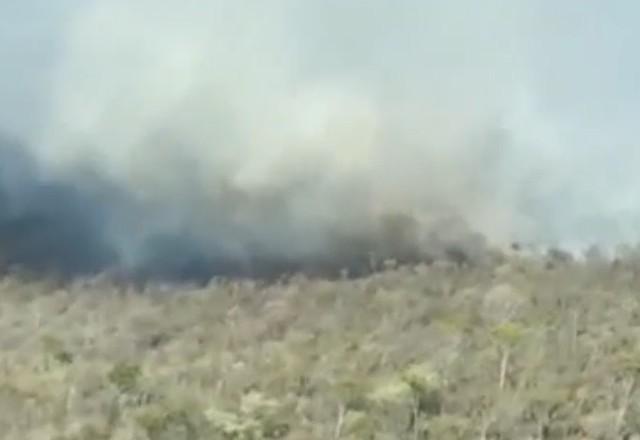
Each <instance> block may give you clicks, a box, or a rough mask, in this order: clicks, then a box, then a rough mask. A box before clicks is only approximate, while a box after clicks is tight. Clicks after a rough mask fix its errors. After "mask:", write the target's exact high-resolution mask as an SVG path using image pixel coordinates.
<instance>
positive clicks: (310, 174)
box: [0, 0, 640, 277]
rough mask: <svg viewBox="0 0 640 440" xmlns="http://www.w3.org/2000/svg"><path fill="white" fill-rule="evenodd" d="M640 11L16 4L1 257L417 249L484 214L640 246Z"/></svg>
mask: <svg viewBox="0 0 640 440" xmlns="http://www.w3.org/2000/svg"><path fill="white" fill-rule="evenodd" d="M638 13H640V6H637V5H636V4H635V3H633V2H625V1H620V2H613V3H607V4H604V3H596V2H591V1H587V2H578V1H567V2H562V3H557V2H551V1H533V0H532V1H521V2H509V1H506V0H490V1H487V2H482V3H474V2H464V1H459V2H444V1H410V0H402V1H397V0H396V1H391V0H369V1H367V2H364V1H352V2H344V1H337V0H323V1H308V2H299V1H294V0H278V1H273V2H264V1H258V0H249V1H245V2H232V1H212V2H195V1H177V0H166V1H163V2H152V1H150V0H138V1H136V2H129V1H124V0H108V1H107V0H88V1H83V2H80V1H72V0H65V1H59V2H55V4H54V3H52V2H49V3H45V2H38V1H36V0H30V1H24V2H22V3H20V5H17V3H16V5H9V4H8V3H7V5H4V6H0V14H1V15H0V16H1V17H3V20H5V21H6V23H5V26H3V27H2V31H0V56H1V57H2V58H3V61H2V63H3V66H7V68H6V69H3V70H2V71H0V93H2V95H3V96H4V97H5V99H3V100H2V102H0V128H1V129H2V130H4V132H5V133H7V135H6V136H5V138H6V139H7V140H5V141H0V144H1V145H0V159H1V160H2V164H0V211H1V212H0V249H1V250H0V255H1V254H4V255H5V258H6V259H8V260H10V261H11V262H14V263H19V264H24V265H27V266H32V267H35V268H40V267H47V266H54V267H57V268H58V269H60V270H63V271H65V272H69V273H73V272H78V273H83V272H88V271H89V272H90V271H98V270H101V269H104V268H107V267H109V266H111V265H119V266H123V267H127V268H129V269H132V270H140V271H143V272H145V273H148V274H151V275H159V276H177V277H192V276H196V277H197V276H202V275H203V274H208V273H238V274H255V273H260V272H265V273H271V272H278V271H280V270H285V269H287V270H288V269H291V268H304V266H305V265H311V266H313V267H316V268H318V267H326V266H327V265H329V266H336V267H337V266H340V265H342V264H343V263H344V264H346V263H347V262H349V261H352V260H353V258H354V256H356V255H358V256H361V255H364V254H366V253H367V252H368V251H371V250H372V249H374V250H376V251H380V253H382V254H385V253H387V254H390V255H394V256H398V255H399V256H403V255H404V256H407V257H409V256H415V255H416V254H418V253H420V252H422V251H423V248H424V247H429V246H431V247H434V246H435V244H434V243H436V242H438V241H442V240H445V239H446V237H449V236H451V235H456V234H458V235H459V236H461V237H463V239H464V240H465V241H466V242H471V243H474V246H476V245H477V246H480V244H479V243H481V242H482V239H481V238H480V237H479V236H478V235H477V234H475V233H476V232H477V233H478V234H481V235H482V236H484V237H486V238H487V239H488V240H489V242H492V243H504V242H507V241H510V240H524V241H532V242H538V243H545V244H563V245H579V246H586V245H588V244H591V243H600V244H605V245H608V244H613V243H616V242H630V241H635V240H637V239H638V225H639V224H640V223H638V222H637V220H638V218H639V214H640V209H639V208H638V207H639V206H640V205H638V204H637V203H636V198H637V196H636V195H635V193H636V188H637V187H638V185H637V184H638V183H640V182H639V180H640V178H638V177H636V176H637V175H636V173H635V170H636V169H638V167H637V165H639V164H640V148H639V146H638V145H637V142H638V141H637V136H636V129H635V118H634V116H635V115H637V114H638V112H637V107H638V102H640V101H639V100H638V98H639V97H638V94H639V93H640V91H639V90H640V88H638V87H637V84H636V82H637V78H638V73H640V72H639V70H640V62H638V61H637V60H636V59H634V57H633V55H632V54H633V53H634V42H635V41H638V38H639V37H640V30H637V26H636V25H635V23H636V17H637V16H638ZM9 139H17V140H15V141H14V140H9ZM450 219H456V222H454V223H452V222H451V220H450ZM443 225H444V226H446V228H445V229H443V227H444V226H443ZM467 226H468V228H469V229H468V230H467V229H466V227H467ZM460 231H462V232H460ZM472 231H473V232H472ZM460 234H461V235H460ZM443 237H444V238H443Z"/></svg>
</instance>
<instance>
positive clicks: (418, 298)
mask: <svg viewBox="0 0 640 440" xmlns="http://www.w3.org/2000/svg"><path fill="white" fill-rule="evenodd" d="M634 255H635V254H634V252H628V253H627V254H625V256H624V258H622V259H620V260H618V261H616V262H615V264H612V263H611V262H608V261H606V260H604V259H602V258H600V257H599V255H598V254H597V253H594V252H591V253H589V255H588V258H587V260H586V261H574V260H573V259H570V258H559V257H558V255H555V257H554V258H553V261H551V260H550V259H549V258H537V257H524V256H519V255H509V256H505V255H496V256H494V258H492V259H490V260H487V261H486V262H483V263H482V264H474V265H471V266H469V265H466V266H464V265H463V266H459V265H454V264H448V263H438V262H436V263H434V264H431V265H422V266H420V265H419V266H412V267H394V266H393V264H388V265H387V270H385V271H384V272H383V273H380V274H376V275H373V276H370V277H367V278H364V279H340V280H335V281H328V280H310V279H306V278H304V277H295V278H292V279H289V280H287V281H282V282H278V283H271V284H269V285H267V284H261V283H259V282H257V281H250V280H245V281H237V282H229V281H215V282H212V283H210V284H209V285H208V286H206V287H189V286H182V287H175V286H173V287H172V286H168V285H155V286H147V287H146V288H144V289H143V290H134V289H133V288H131V289H128V288H123V287H122V286H118V285H116V284H114V283H110V282H108V281H105V280H101V279H94V280H85V281H76V282H74V283H73V284H71V285H66V286H64V287H61V286H59V285H55V284H53V283H52V282H45V281H33V280H25V279H20V278H19V277H17V276H8V277H5V278H4V279H3V280H2V281H1V283H0V345H1V348H2V356H1V357H0V437H1V438H3V439H20V440H22V439H34V440H38V439H55V440H93V439H98V440H106V439H113V440H129V439H136V440H137V439H140V440H161V439H162V440H164V439H167V440H169V439H171V440H180V439H184V440H195V439H237V440H258V439H292V440H293V439H301V440H302V439H331V440H334V439H335V440H337V439H345V440H347V439H376V440H384V439H411V440H414V439H444V440H446V439H571V438H575V439H619V438H635V437H633V436H634V435H635V436H637V435H638V434H640V399H638V397H640V394H639V393H638V391H637V388H638V378H639V375H640V297H639V296H638V293H639V291H640V264H638V262H637V260H638V259H637V258H636V257H635V256H634Z"/></svg>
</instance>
